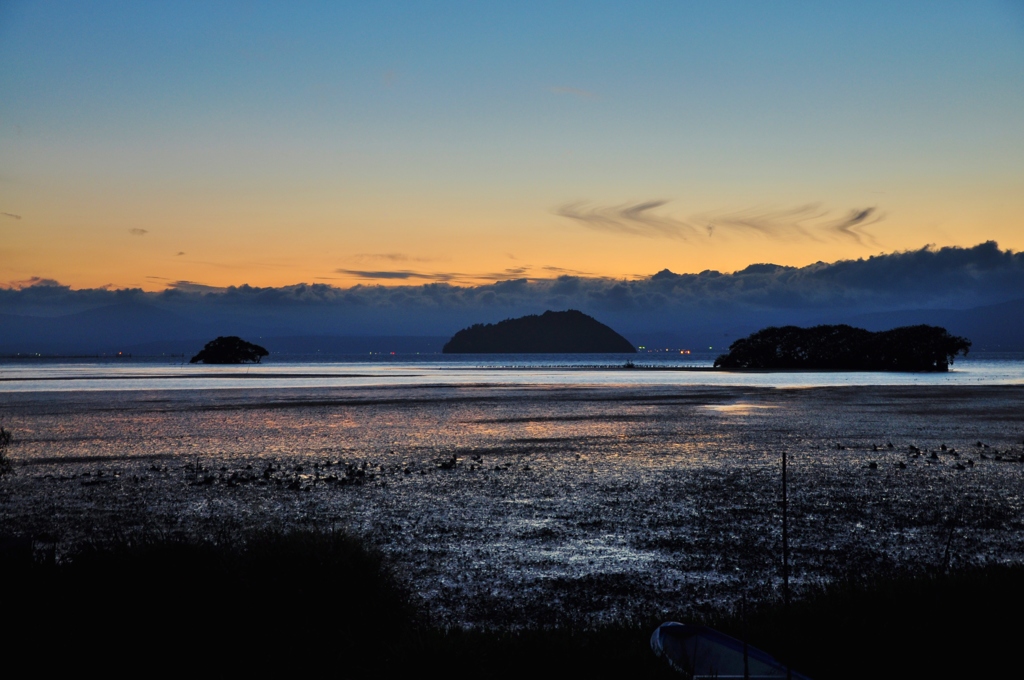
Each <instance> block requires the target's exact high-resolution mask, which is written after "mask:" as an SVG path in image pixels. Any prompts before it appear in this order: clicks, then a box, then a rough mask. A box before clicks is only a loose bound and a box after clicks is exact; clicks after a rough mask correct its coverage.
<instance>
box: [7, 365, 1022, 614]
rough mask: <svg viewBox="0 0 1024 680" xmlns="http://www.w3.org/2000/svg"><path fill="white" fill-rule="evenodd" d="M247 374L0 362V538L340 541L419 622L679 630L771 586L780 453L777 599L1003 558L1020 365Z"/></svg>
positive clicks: (1016, 455)
mask: <svg viewBox="0 0 1024 680" xmlns="http://www.w3.org/2000/svg"><path fill="white" fill-rule="evenodd" d="M272 359H273V360H272V361H268V362H267V363H265V364H262V365H259V366H231V367H215V366H190V365H188V364H185V365H182V363H181V359H180V358H178V359H177V360H176V361H174V362H172V361H171V360H163V361H160V360H154V359H138V358H133V359H130V360H96V359H92V360H75V361H70V360H59V361H58V360H42V359H33V360H21V361H18V360H8V361H4V362H0V424H2V425H3V426H4V427H5V428H6V429H8V430H9V431H11V432H12V433H13V435H14V440H13V443H12V445H11V448H10V456H11V458H12V460H13V461H14V463H15V474H13V475H9V476H7V477H5V478H4V480H3V483H2V484H0V526H3V527H4V529H5V531H10V532H13V533H16V534H20V535H27V536H43V537H47V539H46V540H49V541H52V542H54V543H55V544H57V545H58V550H65V549H70V547H71V546H74V545H76V544H79V543H82V542H94V541H102V540H104V538H105V537H109V536H115V537H121V538H123V537H126V536H128V537H133V536H137V537H139V538H140V540H144V539H145V538H146V537H148V536H153V535H159V536H177V535H198V536H213V537H217V536H224V535H235V534H237V535H242V534H244V533H245V532H246V531H251V530H256V529H261V528H265V527H271V528H286V529H287V528H321V529H322V528H332V527H343V528H345V529H347V530H350V531H352V532H354V533H357V534H359V535H360V536H364V537H366V538H367V539H368V540H369V541H371V542H372V543H373V544H374V545H376V546H378V547H380V548H381V549H382V550H383V551H384V552H385V553H386V554H387V555H388V557H389V559H390V560H391V561H392V563H393V564H394V565H395V567H396V569H398V571H399V573H400V574H401V576H402V578H403V579H404V580H405V581H406V582H407V583H408V584H409V586H410V588H411V589H412V590H413V592H415V593H417V594H418V596H419V597H421V598H422V600H423V602H424V603H425V605H426V607H427V608H428V610H429V611H430V612H431V615H433V616H437V617H438V620H440V621H442V622H444V623H451V624H456V625H468V626H477V625H480V626H486V625H519V624H524V625H525V624H536V625H541V624H545V625H546V624H549V623H552V622H567V624H571V625H577V624H580V623H585V624H589V623H594V622H599V621H620V620H640V619H643V618H644V617H649V616H652V614H657V615H658V616H659V617H660V618H676V619H680V618H681V619H687V618H692V617H693V616H694V615H695V614H697V613H700V612H707V611H712V610H716V609H719V610H725V609H728V608H729V607H732V606H734V605H735V603H736V602H737V601H738V600H739V598H741V597H745V598H749V599H754V600H759V599H762V598H765V597H770V596H772V594H773V593H774V594H776V595H777V590H776V589H777V588H778V584H779V578H778V574H779V569H778V556H779V554H780V553H779V546H780V540H781V538H780V527H779V517H778V510H779V505H778V500H779V495H778V494H779V471H780V469H779V463H780V458H779V454H780V452H781V451H783V450H785V451H787V452H788V453H789V466H790V467H789V470H790V478H789V502H790V508H791V515H790V518H791V521H790V525H789V531H790V534H789V535H790V541H791V547H792V564H793V569H794V571H793V579H794V587H795V588H797V589H798V591H799V587H801V584H807V585H812V586H813V584H815V583H819V582H821V581H822V580H829V579H843V578H848V577H850V575H854V576H856V575H858V574H866V573H871V572H872V571H875V570H883V571H884V570H887V569H892V570H905V571H908V572H915V573H916V572H917V571H919V570H921V569H922V568H929V569H930V568H936V569H937V568H943V567H944V566H952V567H956V566H959V565H965V564H975V563H1020V562H1022V561H1024V531H1022V527H1024V495H1022V494H1021V489H1022V488H1024V446H1022V443H1024V420H1022V418H1021V415H1020V414H1021V413H1024V390H1022V389H1021V386H1022V385H1024V360H1022V358H1021V357H1020V356H982V355H980V354H979V355H974V354H972V355H971V358H970V359H969V360H964V361H957V363H956V365H955V367H954V368H955V370H953V371H951V372H949V373H942V374H915V373H842V372H831V373H825V372H803V373H800V372H790V373H787V372H727V371H712V370H710V365H711V363H712V362H713V360H714V357H713V356H710V355H709V356H694V355H690V356H688V357H678V356H677V357H668V356H666V355H665V354H664V353H660V354H652V355H644V354H641V355H634V356H631V357H626V356H623V355H604V356H602V355H577V356H571V355H559V356H538V355H531V356H507V355H506V356H500V357H497V356H492V357H487V356H479V355H477V356H458V357H448V356H444V355H421V356H420V357H415V356H413V357H409V356H401V355H396V356H394V357H392V356H379V355H374V356H373V357H365V356H359V357H329V358H325V359H320V360H311V359H310V358H309V357H304V358H301V359H299V358H295V359H292V360H289V359H287V358H285V359H282V358H281V357H272ZM627 359H632V360H633V362H634V363H635V364H637V365H638V366H647V367H651V368H649V369H645V368H640V369H625V368H623V364H624V363H625V361H626V360H627ZM659 368H660V369H663V370H657V369H659ZM673 369H678V370H673ZM786 387H797V388H801V389H779V388H786ZM225 388H232V389H225ZM951 527H953V528H952V529H951Z"/></svg>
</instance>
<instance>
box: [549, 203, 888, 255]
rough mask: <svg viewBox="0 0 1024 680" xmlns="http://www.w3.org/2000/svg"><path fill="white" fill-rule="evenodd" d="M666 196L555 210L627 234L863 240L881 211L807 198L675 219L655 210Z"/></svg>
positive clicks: (868, 236)
mask: <svg viewBox="0 0 1024 680" xmlns="http://www.w3.org/2000/svg"><path fill="white" fill-rule="evenodd" d="M667 203H668V201H664V200H651V201H642V202H639V203H627V204H621V205H613V206H595V205H591V204H588V203H584V202H577V203H567V204H565V205H562V206H560V207H558V208H556V209H555V210H554V213H555V214H556V215H559V216H561V217H567V218H569V219H572V220H576V221H577V222H580V223H582V224H583V225H584V226H586V227H588V228H590V229H594V230H596V231H605V232H610V233H618V234H627V235H632V236H646V237H667V238H677V239H682V240H687V239H691V238H693V237H695V236H698V235H702V234H707V237H712V236H714V235H715V234H719V233H721V234H724V235H726V236H728V235H730V234H735V235H743V234H747V235H754V236H760V237H764V238H769V239H776V240H809V241H823V240H825V239H827V238H833V239H835V238H842V239H848V240H852V241H854V242H856V243H858V244H861V245H864V244H865V242H869V243H872V244H875V245H877V241H876V240H875V238H874V237H873V236H872V235H871V234H869V233H867V232H865V231H864V227H867V226H869V225H871V224H875V223H877V222H879V221H881V220H882V219H884V215H883V214H881V213H879V212H878V210H877V208H875V207H870V208H858V209H854V210H851V211H850V212H849V214H847V215H846V216H845V217H842V218H838V219H837V218H834V217H831V218H830V215H831V211H830V210H828V209H827V208H824V207H822V206H821V204H820V203H807V204H804V205H799V206H796V207H790V208H775V207H757V208H748V209H745V210H735V211H721V212H716V213H705V214H697V215H691V216H689V217H687V218H686V219H678V218H675V217H672V216H669V215H665V214H663V213H660V212H655V211H657V210H658V209H660V208H663V207H664V206H665V205H667Z"/></svg>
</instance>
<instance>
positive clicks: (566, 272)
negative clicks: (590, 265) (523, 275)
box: [541, 265, 594, 276]
mask: <svg viewBox="0 0 1024 680" xmlns="http://www.w3.org/2000/svg"><path fill="white" fill-rule="evenodd" d="M541 269H543V270H544V271H546V272H551V273H552V274H556V275H558V276H594V273H593V272H584V271H580V270H579V269H566V268H565V267H554V266H552V265H546V266H544V267H541Z"/></svg>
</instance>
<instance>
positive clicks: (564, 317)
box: [442, 309, 636, 354]
mask: <svg viewBox="0 0 1024 680" xmlns="http://www.w3.org/2000/svg"><path fill="white" fill-rule="evenodd" d="M442 352H444V353H445V354H562V353H588V354H592V353H609V354H611V353H623V354H626V353H629V354H636V348H635V347H633V345H632V343H630V341H629V340H627V339H626V338H624V337H622V336H621V335H619V334H618V333H616V332H615V331H613V330H612V329H611V328H609V327H608V326H605V325H604V324H603V323H601V322H600V321H598V320H597V319H595V318H593V317H591V316H587V315H586V314H584V313H583V312H579V311H576V310H575V309H570V310H567V311H564V312H552V311H550V310H549V311H546V312H544V313H543V314H540V315H537V314H531V315H529V316H523V317H520V318H518V319H505V320H504V321H499V322H498V323H494V324H491V323H489V324H479V323H478V324H474V325H472V326H470V327H469V328H464V329H462V330H461V331H459V332H458V333H456V334H455V335H454V336H452V339H451V340H449V341H448V342H447V344H445V346H444V348H443V349H442Z"/></svg>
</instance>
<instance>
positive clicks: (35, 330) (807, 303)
mask: <svg viewBox="0 0 1024 680" xmlns="http://www.w3.org/2000/svg"><path fill="white" fill-rule="evenodd" d="M858 218H859V220H858ZM864 219H865V217H861V216H857V215H854V216H851V218H850V220H849V221H848V223H849V222H855V221H864ZM844 227H845V225H837V226H836V228H837V229H842V228H844ZM569 308H574V309H579V310H582V311H584V312H586V313H588V314H591V315H593V316H595V317H597V318H598V319H600V320H601V321H603V322H605V323H607V324H609V325H611V326H612V327H613V328H615V329H616V330H618V331H620V332H622V333H623V334H624V335H626V337H627V338H629V339H630V340H632V341H633V342H634V343H637V344H648V345H658V344H665V345H671V346H675V347H691V348H704V349H706V348H707V347H709V346H714V347H715V348H716V350H717V349H720V348H723V347H725V346H727V345H728V344H729V343H730V342H731V341H732V340H734V339H736V338H737V337H741V336H743V335H746V334H748V333H750V332H752V331H754V330H757V329H758V328H761V327H763V326H766V325H780V324H787V323H796V324H814V323H841V322H842V323H853V324H857V325H861V326H865V327H868V328H872V329H879V328H889V327H892V326H896V325H904V324H908V323H936V324H940V325H945V326H947V327H948V328H949V329H950V330H951V331H953V332H956V333H959V334H963V335H967V336H968V337H970V338H972V339H973V340H974V341H975V349H1024V343H1022V338H1024V333H1022V331H1024V321H1022V320H1024V253H1015V252H1012V251H1008V250H1001V249H1000V248H999V246H998V245H997V244H996V243H994V242H987V243H983V244H980V245H977V246H974V247H973V248H939V249H934V248H923V249H921V250H915V251H907V252H901V253H892V254H888V255H878V256H875V257H870V258H867V259H861V260H844V261H840V262H834V263H821V262H819V263H816V264H812V265H808V266H806V267H799V268H797V267H783V266H779V265H773V264H755V265H751V266H749V267H747V268H746V269H743V270H741V271H738V272H734V273H731V274H722V273H719V272H716V271H704V272H701V273H699V274H675V273H673V272H670V271H668V270H663V271H661V272H658V273H657V274H654V275H653V276H651V277H649V278H645V279H640V280H633V281H616V280H611V279H603V278H586V277H578V276H560V277H558V278H553V279H543V280H527V279H512V280H505V281H498V282H495V283H491V284H487V285H480V286H472V287H462V286H455V285H451V284H449V283H444V282H433V283H425V284H421V285H406V286H398V287H384V286H376V285H357V286H354V287H352V288H336V287H333V286H330V285H326V284H300V285H294V286H285V287H282V288H254V287H251V286H238V287H230V288H212V287H207V286H203V285H200V284H196V283H192V282H184V281H183V282H178V283H177V284H175V285H174V286H173V287H171V288H170V289H168V290H166V291H163V292H160V293H146V292H143V291H141V290H137V289H125V290H109V289H87V290H71V289H70V288H68V287H67V286H62V285H60V284H58V283H57V282H54V281H50V280H32V281H28V282H23V283H22V284H21V285H20V287H16V288H10V289H2V290H0V323H2V324H3V326H4V329H5V330H4V332H3V333H2V334H0V353H3V354H10V353H13V352H44V353H46V352H57V353H68V352H82V353H87V352H108V351H117V350H132V349H134V351H136V352H142V351H147V350H149V351H157V352H164V351H167V352H170V351H177V352H190V351H193V350H194V349H196V347H195V343H196V342H198V341H202V340H205V339H210V338H212V337H214V336H216V335H227V334H238V335H243V336H248V337H253V338H259V337H262V338H264V339H265V340H266V342H267V346H268V349H270V350H271V351H274V350H275V349H277V350H278V351H296V352H298V351H315V350H316V349H321V350H322V351H358V352H363V351H367V349H370V350H386V349H389V348H390V349H396V350H397V351H430V350H437V349H439V347H440V345H441V344H442V343H443V338H445V337H447V336H450V335H451V334H453V333H454V332H455V331H457V330H459V329H460V328H463V327H465V326H467V325H469V324H472V323H477V322H494V321H499V320H501V319H505V318H508V317H514V316H521V315H523V314H533V313H540V312H543V311H544V310H546V309H555V310H562V309H569ZM382 336H386V337H387V338H389V339H387V340H383V339H381V337H382ZM396 336H403V337H404V339H401V340H400V339H398V337H396ZM332 338H333V339H332ZM346 338H347V339H346ZM355 338H361V339H359V340H358V341H357V340H356V339H355ZM275 343H277V347H275ZM375 344H376V345H379V346H375Z"/></svg>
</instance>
